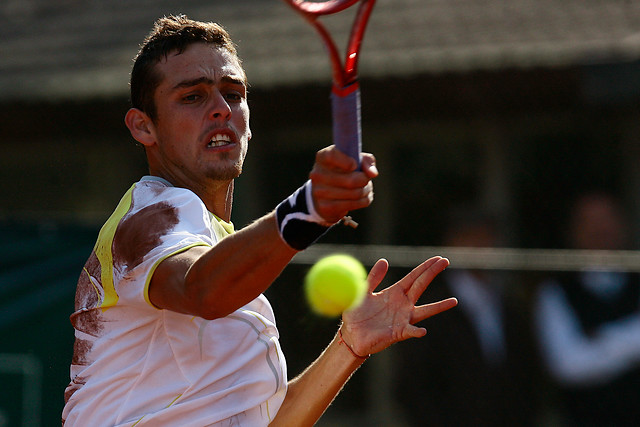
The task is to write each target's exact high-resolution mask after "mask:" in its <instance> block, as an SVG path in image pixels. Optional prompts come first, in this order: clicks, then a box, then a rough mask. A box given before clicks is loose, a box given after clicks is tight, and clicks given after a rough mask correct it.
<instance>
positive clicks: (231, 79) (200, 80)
mask: <svg viewBox="0 0 640 427" xmlns="http://www.w3.org/2000/svg"><path fill="white" fill-rule="evenodd" d="M220 81H222V82H223V83H228V84H233V85H240V86H246V84H245V82H244V80H242V79H240V78H237V77H231V76H224V77H222V78H221V79H220ZM199 84H206V85H210V86H213V85H214V84H215V82H214V81H213V80H211V79H210V78H208V77H198V78H196V79H191V80H183V81H181V82H179V83H178V84H176V85H175V86H174V87H173V89H174V90H176V89H182V88H186V87H193V86H197V85H199Z"/></svg>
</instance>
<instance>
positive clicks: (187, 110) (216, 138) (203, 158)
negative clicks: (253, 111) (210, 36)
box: [150, 43, 251, 188]
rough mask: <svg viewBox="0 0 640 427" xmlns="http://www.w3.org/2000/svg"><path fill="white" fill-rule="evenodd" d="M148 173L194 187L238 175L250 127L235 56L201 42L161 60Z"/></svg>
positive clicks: (243, 76) (241, 80)
mask: <svg viewBox="0 0 640 427" xmlns="http://www.w3.org/2000/svg"><path fill="white" fill-rule="evenodd" d="M156 67H157V71H158V72H159V73H160V74H161V75H162V79H161V83H160V85H159V86H158V88H157V89H156V91H155V94H154V100H155V103H156V108H157V115H156V119H155V121H154V124H153V127H154V130H155V132H154V133H155V139H156V144H155V147H153V152H152V154H151V156H152V157H153V158H152V159H150V164H151V165H154V166H155V167H154V168H152V169H156V170H152V173H154V174H157V175H160V176H162V177H164V178H167V179H168V180H169V181H171V182H172V183H173V184H174V185H178V186H185V187H188V188H194V185H195V186H201V185H208V184H209V183H210V182H211V181H212V180H213V181H229V180H232V179H234V178H236V177H238V176H239V175H240V173H241V172H242V164H243V162H244V158H245V155H246V153H247V149H248V145H249V139H250V138H251V131H250V129H249V107H248V105H247V88H246V85H245V75H244V72H243V70H242V67H241V66H240V64H239V62H238V60H237V58H236V57H235V56H234V55H232V54H231V53H229V52H228V51H227V50H225V49H221V48H218V47H215V46H212V45H207V44H204V43H195V44H192V45H190V46H189V47H188V48H187V49H186V50H185V51H184V52H183V53H181V54H179V55H176V54H170V55H169V56H168V57H167V59H166V60H162V61H160V62H159V63H158V64H157V65H156Z"/></svg>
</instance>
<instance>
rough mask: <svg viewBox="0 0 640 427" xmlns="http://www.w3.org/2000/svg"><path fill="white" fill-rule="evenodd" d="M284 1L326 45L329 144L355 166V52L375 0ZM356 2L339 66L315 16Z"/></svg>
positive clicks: (358, 128)
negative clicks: (329, 71)
mask: <svg viewBox="0 0 640 427" xmlns="http://www.w3.org/2000/svg"><path fill="white" fill-rule="evenodd" d="M284 1H286V2H287V3H288V4H290V5H291V7H293V8H294V9H295V10H297V11H298V12H299V13H300V14H301V15H302V16H303V17H304V18H305V19H306V20H307V21H308V22H309V23H310V24H311V25H313V27H314V28H315V29H316V30H317V31H318V33H319V34H320V37H322V41H323V42H324V44H325V46H326V48H327V51H328V54H329V59H330V60H331V67H332V71H333V88H332V91H331V111H332V119H333V143H334V144H335V145H336V147H337V148H338V149H340V150H341V151H342V152H344V153H346V154H348V155H349V156H351V157H353V158H354V159H355V160H356V161H357V162H358V167H359V166H360V153H361V151H362V130H361V125H360V88H359V84H358V75H357V71H358V53H359V52H360V45H361V44H362V38H363V37H364V31H365V29H366V26H367V22H368V21H369V16H370V15H371V11H372V10H373V6H374V4H375V0H328V1H304V0H284ZM358 2H360V6H359V8H358V11H357V13H356V16H355V19H354V21H353V25H352V27H351V35H350V36H349V43H348V45H347V52H346V58H345V62H344V66H343V64H342V61H341V59H340V53H339V52H338V48H337V47H336V43H335V42H334V40H333V38H332V37H331V35H330V34H329V32H328V31H327V29H326V27H325V26H324V25H323V24H322V22H320V20H319V19H318V18H320V17H321V16H323V15H331V14H334V13H338V12H340V11H342V10H344V9H347V8H348V7H350V6H352V5H354V4H355V3H358Z"/></svg>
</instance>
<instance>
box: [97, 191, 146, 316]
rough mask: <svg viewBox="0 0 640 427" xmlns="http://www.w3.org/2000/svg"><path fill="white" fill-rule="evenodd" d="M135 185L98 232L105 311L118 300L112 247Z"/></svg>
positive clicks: (98, 254) (102, 306)
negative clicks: (114, 280)
mask: <svg viewBox="0 0 640 427" xmlns="http://www.w3.org/2000/svg"><path fill="white" fill-rule="evenodd" d="M135 186H136V184H133V185H132V186H131V188H129V190H128V191H127V192H126V193H125V195H124V196H122V199H121V200H120V203H118V206H117V207H116V210H115V211H113V213H112V214H111V216H110V217H109V219H108V220H107V222H105V224H104V225H103V226H102V229H101V230H100V233H99V234H98V240H97V242H96V246H95V247H94V251H95V253H96V257H98V261H100V270H101V273H100V280H101V281H102V288H103V289H104V300H103V301H102V303H101V304H100V308H102V310H103V311H104V310H106V309H108V308H109V307H113V306H115V305H116V303H117V302H118V293H117V292H116V288H115V285H114V283H113V254H112V252H111V249H112V247H113V238H114V236H115V234H116V230H117V228H118V224H119V223H120V220H121V219H122V218H123V217H124V216H125V215H126V214H127V212H129V209H130V208H131V198H132V194H133V189H134V188H135Z"/></svg>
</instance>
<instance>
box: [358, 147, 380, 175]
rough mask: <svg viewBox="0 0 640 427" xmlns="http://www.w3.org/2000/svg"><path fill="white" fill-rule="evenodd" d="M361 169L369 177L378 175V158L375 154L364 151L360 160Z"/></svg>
mask: <svg viewBox="0 0 640 427" xmlns="http://www.w3.org/2000/svg"><path fill="white" fill-rule="evenodd" d="M360 169H361V170H362V172H364V173H365V175H367V177H369V178H375V177H376V176H378V173H379V172H378V167H377V166H376V158H375V157H374V156H373V154H370V153H362V160H361V162H360Z"/></svg>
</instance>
